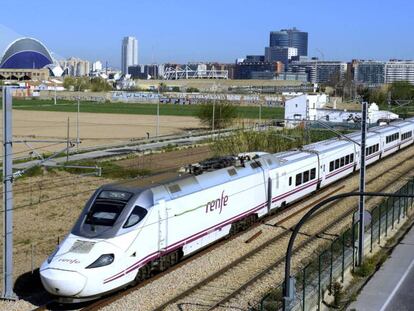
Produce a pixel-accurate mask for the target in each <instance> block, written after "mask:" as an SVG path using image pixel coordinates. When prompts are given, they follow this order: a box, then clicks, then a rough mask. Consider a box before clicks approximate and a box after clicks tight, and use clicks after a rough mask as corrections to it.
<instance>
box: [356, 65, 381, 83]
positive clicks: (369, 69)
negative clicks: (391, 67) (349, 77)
mask: <svg viewBox="0 0 414 311" xmlns="http://www.w3.org/2000/svg"><path fill="white" fill-rule="evenodd" d="M354 81H355V82H356V83H361V84H364V85H367V86H376V85H379V84H383V83H385V62H380V61H357V62H356V63H355V67H354Z"/></svg>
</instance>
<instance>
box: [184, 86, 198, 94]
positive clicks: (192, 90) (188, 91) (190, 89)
mask: <svg viewBox="0 0 414 311" xmlns="http://www.w3.org/2000/svg"><path fill="white" fill-rule="evenodd" d="M186 92H187V93H198V92H200V90H199V89H198V88H196V87H189V88H187V90H186Z"/></svg>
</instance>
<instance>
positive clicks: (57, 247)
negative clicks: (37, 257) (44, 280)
mask: <svg viewBox="0 0 414 311" xmlns="http://www.w3.org/2000/svg"><path fill="white" fill-rule="evenodd" d="M58 251H59V246H56V248H55V250H54V251H53V253H52V254H50V256H49V257H47V263H51V262H52V260H53V257H55V255H56V254H57V252H58Z"/></svg>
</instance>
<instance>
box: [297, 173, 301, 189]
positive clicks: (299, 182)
mask: <svg viewBox="0 0 414 311" xmlns="http://www.w3.org/2000/svg"><path fill="white" fill-rule="evenodd" d="M301 183H302V173H300V174H296V182H295V185H296V186H299V185H300V184H301Z"/></svg>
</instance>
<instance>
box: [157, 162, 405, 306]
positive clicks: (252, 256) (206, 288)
mask: <svg viewBox="0 0 414 311" xmlns="http://www.w3.org/2000/svg"><path fill="white" fill-rule="evenodd" d="M398 166H400V163H397V164H395V165H394V166H393V167H391V168H390V170H391V171H392V170H394V169H396V168H397V167H398ZM406 173H407V171H404V172H403V173H401V174H399V176H398V177H399V178H401V177H402V176H404V175H405V174H406ZM376 179H377V177H375V178H371V179H370V180H369V181H368V183H367V184H372V183H373V182H374V181H376ZM386 188H388V185H387V186H385V187H383V188H382V189H380V190H379V191H384V190H385V189H386ZM354 190H358V189H354ZM367 201H368V200H367ZM315 204H316V203H312V204H311V206H314V205H315ZM334 205H335V203H331V204H328V205H326V206H325V207H324V208H323V209H321V210H320V211H319V212H317V213H316V214H315V216H314V217H313V218H312V219H311V220H310V222H309V223H308V225H307V226H306V227H307V228H308V227H311V226H312V223H318V222H320V220H319V219H320V217H324V214H325V212H326V211H331V209H332V207H333V206H334ZM308 208H309V207H308V206H307V207H305V208H303V209H301V210H299V211H297V212H295V213H294V214H292V215H291V216H290V217H288V218H285V219H283V220H282V221H279V222H277V223H275V224H273V226H274V227H279V228H280V227H281V226H282V225H283V224H284V223H286V222H287V221H289V220H293V219H294V217H295V216H297V215H299V214H302V212H303V211H305V210H308ZM354 211H355V208H354V207H350V208H349V209H347V210H346V211H345V212H343V213H341V214H339V216H338V217H336V218H335V219H333V220H332V221H330V222H329V223H328V224H327V225H324V226H323V227H322V228H321V229H319V230H316V231H313V232H312V231H310V230H309V229H308V230H306V233H303V232H302V237H303V236H308V237H307V238H305V239H304V240H302V241H301V242H300V243H299V244H297V245H296V247H295V248H294V250H293V254H294V255H295V254H297V253H298V252H299V251H300V250H301V249H303V247H305V246H307V247H309V244H310V243H312V242H313V241H315V240H317V239H319V238H323V235H324V233H325V232H327V231H329V230H333V229H334V228H335V227H337V226H338V227H341V223H343V222H345V221H347V220H348V221H349V216H350V215H351V214H352V213H353V212H354ZM295 224H296V220H295V221H294V224H293V225H291V226H289V227H287V228H285V227H284V229H285V231H283V232H282V233H280V234H278V235H277V236H275V237H273V238H272V239H270V240H268V241H267V242H265V243H263V244H262V245H260V246H259V247H257V248H255V249H254V250H252V251H250V252H249V253H247V254H246V255H244V256H243V257H240V258H239V259H238V260H236V261H234V262H232V263H231V264H230V265H228V266H226V267H223V268H222V269H220V270H219V271H217V272H216V273H214V274H212V275H211V276H209V277H208V278H206V279H204V280H202V281H200V282H199V283H197V284H196V285H194V286H193V287H191V288H189V289H187V290H186V291H185V292H183V293H181V294H180V295H178V296H176V297H174V298H172V299H170V300H169V301H167V302H165V303H164V304H162V305H161V306H159V307H158V308H157V309H156V310H157V311H158V310H159V311H161V310H166V309H167V308H168V306H172V305H176V306H178V308H179V309H180V310H185V306H189V307H190V306H194V307H197V306H198V307H199V308H200V310H214V309H218V308H219V307H225V304H226V303H227V302H229V301H230V300H231V299H232V298H234V297H236V296H237V295H239V294H240V293H242V292H243V291H244V290H245V289H247V288H248V287H249V286H251V285H252V284H254V283H256V282H258V281H259V280H260V279H261V278H263V277H264V276H266V275H267V274H268V273H269V272H271V271H272V270H274V269H276V268H277V267H281V266H282V264H283V263H284V253H281V254H279V256H278V255H277V250H278V249H280V245H278V247H275V246H276V244H283V245H287V242H288V239H289V237H290V232H291V230H292V229H293V228H294V226H295ZM316 227H317V226H316ZM330 235H331V234H330ZM328 239H330V238H328ZM284 248H285V249H286V247H284ZM272 249H274V250H276V251H275V253H276V254H273V255H272V253H273V252H272ZM266 262H267V264H266ZM257 263H260V264H261V266H262V267H263V266H264V268H258V267H257V266H258V265H257ZM281 268H283V267H281ZM258 271H259V272H258ZM184 299H185V301H183V300H184Z"/></svg>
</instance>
